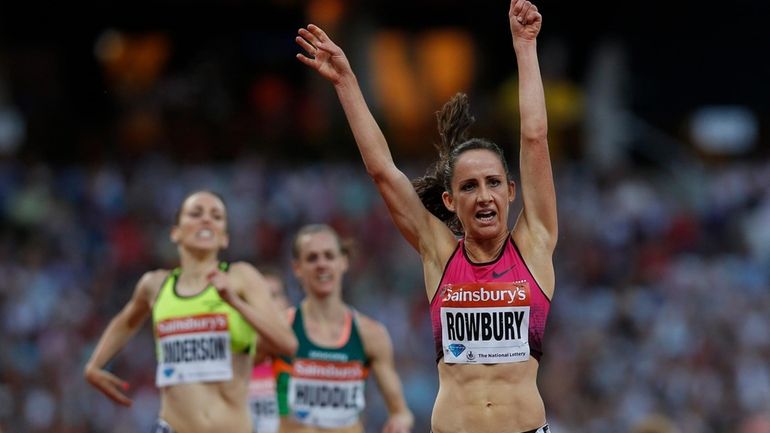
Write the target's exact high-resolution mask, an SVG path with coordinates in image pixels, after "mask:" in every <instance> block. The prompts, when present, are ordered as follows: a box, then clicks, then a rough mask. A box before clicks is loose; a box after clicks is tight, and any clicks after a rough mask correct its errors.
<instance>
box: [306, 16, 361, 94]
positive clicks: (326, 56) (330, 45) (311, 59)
mask: <svg viewBox="0 0 770 433" xmlns="http://www.w3.org/2000/svg"><path fill="white" fill-rule="evenodd" d="M298 33H299V36H297V37H296V38H294V40H295V41H296V42H297V44H298V45H299V46H300V47H302V49H304V50H305V53H307V54H308V55H305V54H302V53H298V54H297V60H299V61H300V62H302V63H304V64H306V65H308V66H310V67H311V68H313V69H315V70H316V71H318V73H319V74H320V75H321V76H322V77H324V78H326V79H327V80H329V81H331V82H332V83H334V84H338V83H340V81H341V80H342V78H343V77H345V76H347V75H352V74H353V70H352V69H351V68H350V63H349V62H348V59H347V57H345V53H344V52H343V51H342V48H340V47H339V46H337V44H335V43H334V42H333V41H332V40H331V39H329V36H328V35H327V34H326V32H324V31H323V30H321V28H320V27H318V26H316V25H314V24H309V25H308V26H307V28H301V29H299V31H298Z"/></svg>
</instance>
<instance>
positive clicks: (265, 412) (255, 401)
mask: <svg viewBox="0 0 770 433" xmlns="http://www.w3.org/2000/svg"><path fill="white" fill-rule="evenodd" d="M249 407H250V408H251V415H252V418H253V422H254V431H255V432H256V433H275V432H277V431H278V427H279V424H280V416H279V414H278V400H277V397H276V386H275V377H274V376H273V369H272V363H271V362H269V361H268V362H267V363H263V364H260V365H258V366H256V367H254V369H253V370H252V375H251V380H250V381H249Z"/></svg>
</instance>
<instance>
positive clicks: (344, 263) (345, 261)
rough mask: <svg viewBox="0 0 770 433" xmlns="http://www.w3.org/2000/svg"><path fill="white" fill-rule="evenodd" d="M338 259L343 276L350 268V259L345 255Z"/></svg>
mask: <svg viewBox="0 0 770 433" xmlns="http://www.w3.org/2000/svg"><path fill="white" fill-rule="evenodd" d="M340 259H341V260H342V273H343V274H344V273H345V272H347V271H348V268H349V267H350V259H348V256H347V255H345V254H343V255H342V257H341V258H340Z"/></svg>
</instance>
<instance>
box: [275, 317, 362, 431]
mask: <svg viewBox="0 0 770 433" xmlns="http://www.w3.org/2000/svg"><path fill="white" fill-rule="evenodd" d="M292 329H293V330H294V333H295V334H296V335H297V340H298V341H299V347H298V349H297V352H296V354H295V356H294V358H293V359H292V358H288V357H285V356H282V357H280V358H279V359H278V361H277V362H276V364H275V368H276V370H277V371H278V410H279V413H280V414H281V416H291V417H292V418H293V419H294V420H296V421H297V422H300V423H302V424H304V425H307V426H311V427H315V428H320V429H338V428H343V427H347V426H349V425H352V424H354V423H356V422H358V419H359V416H360V414H361V411H363V410H364V406H365V402H364V384H365V381H366V377H367V375H368V373H369V362H368V359H367V357H366V354H365V353H364V346H363V343H362V341H361V337H360V335H359V334H358V326H357V321H356V320H355V318H354V312H353V311H352V310H348V320H347V331H346V332H344V333H343V334H347V338H345V337H344V335H343V338H345V340H346V341H344V340H343V342H340V344H339V346H338V347H324V346H318V345H316V344H315V343H313V342H312V341H310V339H309V338H308V336H307V332H306V331H305V324H304V321H303V319H302V309H301V308H299V307H297V309H296V312H295V314H294V320H293V322H292Z"/></svg>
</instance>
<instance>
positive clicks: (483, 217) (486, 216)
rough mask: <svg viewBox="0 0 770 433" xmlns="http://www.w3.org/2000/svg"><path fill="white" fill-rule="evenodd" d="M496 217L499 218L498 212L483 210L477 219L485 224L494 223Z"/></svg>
mask: <svg viewBox="0 0 770 433" xmlns="http://www.w3.org/2000/svg"><path fill="white" fill-rule="evenodd" d="M496 216H497V212H495V211H493V210H482V211H478V212H476V219H477V220H479V221H481V222H483V223H490V222H492V221H494V219H495V217H496Z"/></svg>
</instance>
